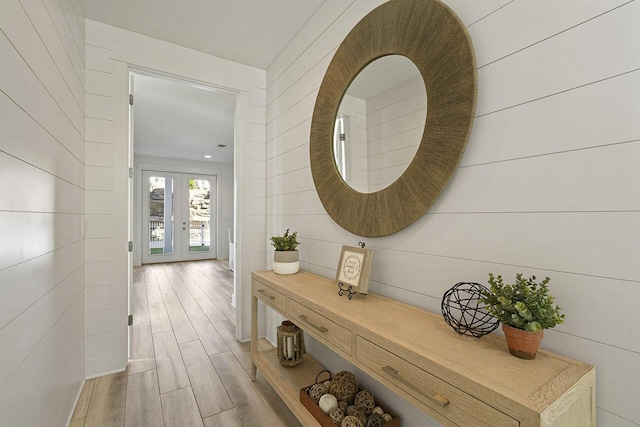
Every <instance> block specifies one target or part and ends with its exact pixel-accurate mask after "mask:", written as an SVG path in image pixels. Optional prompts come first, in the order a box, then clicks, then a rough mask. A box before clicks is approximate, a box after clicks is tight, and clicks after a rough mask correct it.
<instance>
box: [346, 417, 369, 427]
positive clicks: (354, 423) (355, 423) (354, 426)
mask: <svg viewBox="0 0 640 427" xmlns="http://www.w3.org/2000/svg"><path fill="white" fill-rule="evenodd" d="M340 427H365V426H364V424H362V422H361V421H360V420H359V419H358V418H356V417H354V416H353V415H347V416H346V417H344V419H343V420H342V422H341V423H340Z"/></svg>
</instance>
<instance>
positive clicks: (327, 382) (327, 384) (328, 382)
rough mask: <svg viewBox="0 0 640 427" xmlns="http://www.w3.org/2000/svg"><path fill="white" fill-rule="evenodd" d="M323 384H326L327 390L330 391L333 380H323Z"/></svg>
mask: <svg viewBox="0 0 640 427" xmlns="http://www.w3.org/2000/svg"><path fill="white" fill-rule="evenodd" d="M322 385H323V386H324V388H325V390H327V391H329V390H330V389H331V380H327V381H325V382H323V383H322Z"/></svg>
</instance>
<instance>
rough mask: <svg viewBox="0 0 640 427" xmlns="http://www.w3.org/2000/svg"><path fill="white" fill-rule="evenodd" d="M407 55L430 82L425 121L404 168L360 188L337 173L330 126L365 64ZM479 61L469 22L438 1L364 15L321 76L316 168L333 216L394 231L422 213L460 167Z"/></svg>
mask: <svg viewBox="0 0 640 427" xmlns="http://www.w3.org/2000/svg"><path fill="white" fill-rule="evenodd" d="M394 54H396V55H404V56H406V57H407V58H409V59H410V60H411V61H413V63H414V64H415V65H416V67H417V68H418V70H419V71H420V74H421V75H422V77H423V79H424V84H425V87H426V88H427V100H428V107H427V119H426V123H425V130H424V133H423V135H422V140H421V142H420V146H419V148H418V151H417V153H416V155H415V157H414V159H413V161H412V162H411V164H410V165H409V166H408V168H407V170H406V171H405V172H404V174H402V176H400V178H398V180H397V181H395V182H394V183H393V184H391V185H390V186H388V187H387V188H385V189H383V190H381V191H378V192H375V193H359V192H357V191H355V190H353V189H352V188H351V187H349V185H347V184H346V183H345V182H344V180H343V179H342V177H341V176H340V174H339V172H338V170H337V168H336V165H335V162H334V160H333V159H334V158H333V151H332V150H333V149H332V138H333V126H334V120H335V116H336V113H337V111H338V107H339V106H340V102H341V100H342V97H343V96H344V93H345V92H346V90H347V88H348V87H349V84H350V83H351V81H352V80H353V79H354V78H355V77H356V75H357V74H358V73H359V72H360V70H362V69H363V68H364V67H365V66H367V64H369V63H370V62H372V61H374V60H376V59H377V58H380V57H383V56H386V55H394ZM476 94H477V76H476V61H475V55H474V51H473V45H472V43H471V38H470V37H469V34H468V33H467V31H466V29H465V27H464V25H463V24H462V22H461V21H460V19H459V18H458V17H457V15H456V14H455V13H454V12H453V11H451V9H449V8H448V7H447V6H446V5H444V4H443V3H442V2H440V1H438V0H391V1H389V2H387V3H384V4H383V5H381V6H379V7H378V8H376V9H374V10H373V11H371V12H370V13H369V14H368V15H366V16H365V17H364V18H363V19H362V20H361V21H360V22H359V23H358V24H357V25H356V26H355V27H354V28H353V30H351V32H350V33H349V34H348V35H347V37H346V38H345V39H344V41H343V42H342V44H341V45H340V47H339V48H338V49H337V51H336V53H335V55H334V57H333V59H332V60H331V63H330V64H329V68H328V69H327V72H326V74H325V76H324V79H323V80H322V84H321V86H320V90H319V92H318V97H317V99H316V104H315V107H314V111H313V118H312V122H311V136H310V157H311V172H312V175H313V181H314V183H315V186H316V191H317V192H318V196H319V197H320V200H321V201H322V204H323V205H324V208H325V209H326V211H327V213H328V214H329V216H331V218H332V219H333V220H334V221H335V222H336V223H338V224H339V225H340V226H341V227H343V228H344V229H346V230H348V231H350V232H352V233H354V234H357V235H359V236H368V237H380V236H386V235H389V234H392V233H395V232H397V231H399V230H401V229H403V228H405V227H407V226H408V225H410V224H411V223H413V222H414V221H415V220H416V219H418V218H419V217H420V216H422V215H423V214H424V213H425V212H426V211H427V209H429V207H430V206H431V205H432V204H433V202H434V201H435V200H436V199H437V197H438V196H439V194H440V193H441V192H442V190H443V189H444V187H445V186H446V185H447V182H449V179H450V178H451V176H452V175H453V173H454V172H455V170H456V167H457V165H458V163H459V162H460V159H461V158H462V155H463V153H464V150H465V148H466V145H467V140H468V139H469V134H470V133H471V127H472V124H473V116H474V112H475V106H476Z"/></svg>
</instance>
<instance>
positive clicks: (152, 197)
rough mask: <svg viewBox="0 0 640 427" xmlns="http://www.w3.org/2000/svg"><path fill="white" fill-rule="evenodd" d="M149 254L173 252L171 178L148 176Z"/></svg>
mask: <svg viewBox="0 0 640 427" xmlns="http://www.w3.org/2000/svg"><path fill="white" fill-rule="evenodd" d="M148 188H149V212H148V213H149V255H162V254H173V252H174V249H173V248H174V245H173V240H174V237H173V234H174V233H173V179H172V178H170V177H166V178H165V177H162V176H151V177H149V187H148Z"/></svg>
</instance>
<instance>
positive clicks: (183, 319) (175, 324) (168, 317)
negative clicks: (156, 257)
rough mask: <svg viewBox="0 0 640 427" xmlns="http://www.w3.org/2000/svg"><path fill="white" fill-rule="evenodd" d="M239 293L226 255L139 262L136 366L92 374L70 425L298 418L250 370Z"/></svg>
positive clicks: (290, 422)
mask: <svg viewBox="0 0 640 427" xmlns="http://www.w3.org/2000/svg"><path fill="white" fill-rule="evenodd" d="M232 293H233V273H232V272H231V271H229V270H228V268H227V263H226V261H217V260H207V261H193V262H178V263H170V264H153V265H144V266H142V267H137V268H135V269H134V284H133V299H134V302H133V306H134V313H133V316H134V325H133V349H132V359H131V360H130V361H129V368H128V369H127V371H126V372H122V373H118V374H113V375H107V376H104V377H100V378H95V379H92V380H88V381H86V382H85V385H84V388H83V389H82V393H81V395H80V399H79V400H78V404H77V405H76V409H75V412H74V414H73V419H72V421H71V424H70V426H71V427H81V426H89V427H91V426H100V427H109V426H153V427H157V426H167V427H169V426H181V427H182V426H207V427H211V426H299V425H300V424H299V423H298V421H297V420H296V419H295V417H294V416H293V414H292V413H291V412H290V411H289V409H288V408H287V407H286V405H285V404H284V403H283V402H282V400H280V398H279V397H278V395H277V394H276V393H275V391H274V390H273V389H272V388H271V387H270V386H269V384H267V382H266V381H265V380H264V378H263V377H261V376H260V375H258V378H257V380H256V382H252V381H251V379H250V378H249V374H248V372H247V371H248V370H249V368H250V367H251V349H250V347H249V343H241V342H238V341H236V339H235V309H234V308H233V306H232V305H231V294H232Z"/></svg>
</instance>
